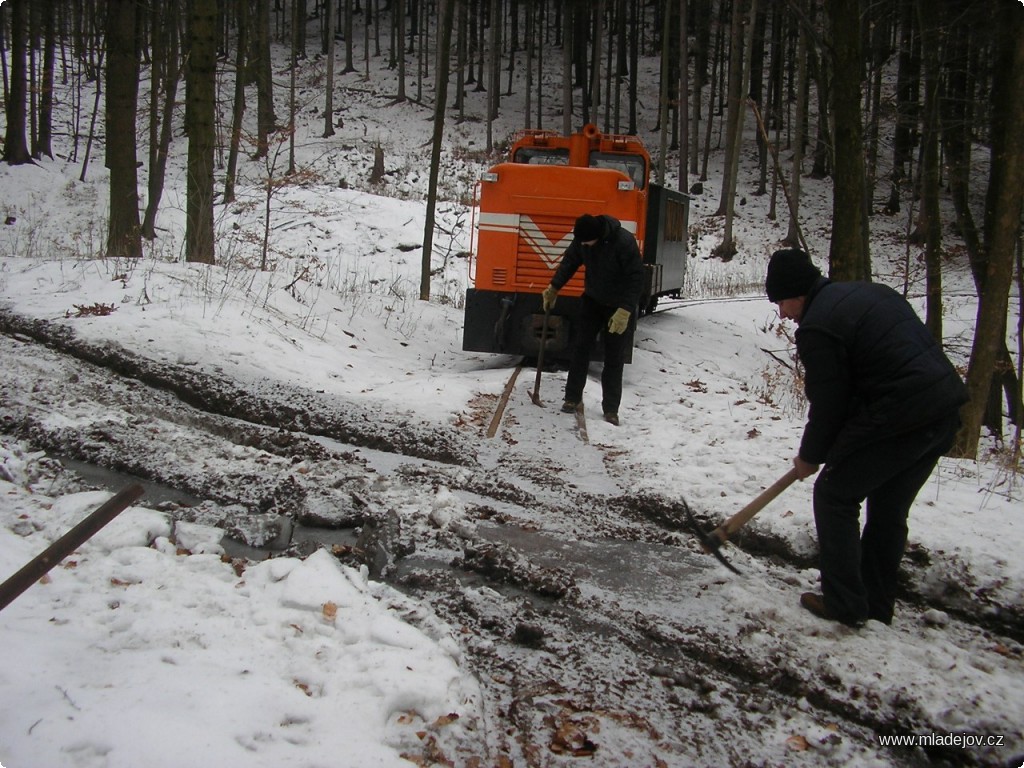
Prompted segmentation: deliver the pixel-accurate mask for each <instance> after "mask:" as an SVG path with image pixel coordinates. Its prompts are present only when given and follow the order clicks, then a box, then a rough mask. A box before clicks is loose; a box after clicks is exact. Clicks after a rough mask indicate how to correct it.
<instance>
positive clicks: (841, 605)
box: [765, 249, 967, 625]
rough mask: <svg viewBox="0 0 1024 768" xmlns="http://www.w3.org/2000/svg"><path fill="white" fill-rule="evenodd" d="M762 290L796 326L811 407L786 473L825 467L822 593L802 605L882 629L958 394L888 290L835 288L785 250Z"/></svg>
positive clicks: (953, 427)
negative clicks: (913, 514)
mask: <svg viewBox="0 0 1024 768" xmlns="http://www.w3.org/2000/svg"><path fill="white" fill-rule="evenodd" d="M765 291H766V292H767V294H768V300H769V301H771V302H772V303H775V304H778V306H779V315H780V316H781V317H782V318H783V319H789V320H793V321H795V322H796V323H797V325H798V326H799V327H798V328H797V331H796V346H797V353H798V355H799V357H800V362H801V363H802V365H803V368H804V375H805V387H806V392H807V400H808V403H809V406H810V409H809V413H808V418H807V424H806V426H805V427H804V433H803V438H802V439H801V442H800V451H799V453H798V455H797V456H796V458H795V459H794V465H795V466H796V469H797V473H798V476H799V477H800V479H804V478H805V477H809V476H810V475H813V474H814V473H815V472H817V471H818V467H819V465H822V464H824V469H822V471H821V474H819V475H818V478H817V480H816V481H815V483H814V522H815V525H816V527H817V532H818V544H819V559H820V569H821V587H822V594H821V595H818V594H815V593H813V592H807V593H804V594H803V595H802V596H801V598H800V603H801V605H803V606H804V607H805V608H806V609H808V610H809V611H811V612H812V613H814V614H816V615H818V616H820V617H822V618H826V619H831V620H835V621H840V622H843V623H845V624H850V625H858V624H860V623H862V622H864V621H865V620H866V619H875V620H877V621H881V622H883V623H885V624H889V623H891V622H892V618H893V609H894V606H895V603H896V577H897V573H898V571H899V564H900V560H901V559H902V557H903V552H904V549H905V548H906V542H907V516H908V513H909V511H910V506H911V504H912V503H913V501H914V498H915V497H916V496H917V494H918V491H920V489H921V487H922V486H923V485H924V483H925V482H926V481H927V479H928V476H929V475H930V474H931V472H932V470H933V469H934V468H935V465H936V463H937V462H938V460H939V457H940V456H942V454H944V453H945V452H946V451H947V450H949V448H950V446H951V445H952V444H953V439H954V437H955V435H956V432H957V430H958V428H959V425H960V419H959V409H960V406H961V405H962V404H963V403H965V402H966V401H967V390H966V387H965V386H964V383H963V381H962V379H961V378H960V375H959V374H958V373H957V371H956V369H955V368H954V367H953V365H952V364H951V363H950V362H949V360H948V359H947V358H946V356H945V354H943V352H942V348H941V347H940V346H939V344H938V343H936V341H935V339H933V338H932V336H931V334H930V333H929V332H928V329H927V328H926V327H925V326H924V324H923V323H922V322H921V320H920V319H919V318H918V316H917V314H916V313H915V312H914V310H913V308H912V307H911V306H910V305H909V304H908V303H907V302H906V301H905V300H904V299H903V297H902V296H900V295H899V294H898V293H897V292H896V291H894V290H892V289H891V288H889V287H887V286H884V285H880V284H877V283H867V282H832V281H830V280H828V279H827V278H824V277H822V276H821V272H820V271H819V270H818V269H817V267H815V266H814V265H813V263H812V262H811V259H810V257H809V256H808V255H807V254H806V253H804V252H803V251H801V250H797V249H789V250H782V251H776V252H775V253H774V254H773V255H772V257H771V260H770V261H769V263H768V273H767V277H766V279H765ZM865 500H867V506H866V511H865V524H864V530H863V533H862V532H861V528H860V507H861V503H862V502H864V501H865Z"/></svg>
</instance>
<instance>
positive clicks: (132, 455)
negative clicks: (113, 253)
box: [0, 311, 1024, 766]
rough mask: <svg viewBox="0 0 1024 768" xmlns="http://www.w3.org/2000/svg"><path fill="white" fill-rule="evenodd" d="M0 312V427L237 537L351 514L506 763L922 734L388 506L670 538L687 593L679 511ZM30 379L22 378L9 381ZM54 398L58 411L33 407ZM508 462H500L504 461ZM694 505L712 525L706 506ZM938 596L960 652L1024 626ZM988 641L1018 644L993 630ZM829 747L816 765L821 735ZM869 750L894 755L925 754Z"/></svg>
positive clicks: (506, 550) (466, 438)
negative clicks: (434, 639)
mask: <svg viewBox="0 0 1024 768" xmlns="http://www.w3.org/2000/svg"><path fill="white" fill-rule="evenodd" d="M0 328H2V330H3V331H4V332H5V334H6V337H5V338H3V339H0V344H2V348H3V355H4V357H5V359H7V360H12V361H13V360H15V359H16V358H17V359H18V360H19V366H20V370H19V372H18V373H17V374H14V373H12V375H11V377H10V378H7V377H4V378H3V379H2V380H0V419H2V422H0V426H2V429H3V431H4V432H6V433H8V434H14V435H17V436H19V437H20V438H22V439H25V440H26V441H28V442H30V443H31V444H32V445H33V446H35V447H37V448H41V449H46V450H50V451H54V452H58V453H61V454H64V455H67V456H70V457H71V458H75V459H78V460H81V461H85V462H90V463H92V464H96V465H99V466H103V467H107V468H110V469H114V470H117V471H121V472H127V473H130V474H132V475H136V476H138V477H142V478H144V479H147V480H152V481H155V482H159V483H162V484H165V485H169V486H172V487H175V488H179V489H181V490H184V491H187V492H188V493H190V494H192V495H194V496H196V497H198V498H200V499H204V500H209V501H210V502H212V503H213V504H212V507H211V508H207V509H206V510H205V514H206V517H203V516H202V515H203V514H204V511H203V509H202V508H201V509H200V510H199V512H196V511H194V510H193V511H190V510H188V509H185V508H179V509H175V510H173V511H174V512H175V514H177V515H179V517H180V518H181V519H198V520H200V521H203V522H213V523H215V524H219V525H221V526H222V527H223V528H224V529H225V530H229V531H232V532H233V534H234V535H237V536H239V537H240V538H242V539H245V538H246V535H247V534H246V531H247V530H248V531H250V533H249V534H248V535H249V536H250V538H254V539H260V538H261V537H263V538H273V536H274V535H275V534H276V533H279V531H275V530H271V531H269V532H267V530H266V526H263V527H261V526H260V525H259V521H258V520H255V521H254V520H253V518H257V519H258V518H264V519H265V520H281V519H289V520H294V521H296V522H300V523H304V524H307V525H319V526H323V527H330V528H359V529H360V530H361V536H360V540H359V543H358V545H357V546H355V547H351V548H341V549H340V550H338V551H337V552H336V554H338V556H339V557H340V558H341V559H343V560H345V561H349V562H352V563H353V564H356V563H362V564H367V565H369V566H370V567H371V570H372V571H373V572H374V574H375V575H376V576H378V577H380V578H384V579H386V580H388V581H390V582H392V583H395V584H396V585H398V586H400V587H401V588H403V589H404V590H406V591H408V592H410V593H413V594H416V595H418V596H420V597H422V598H424V599H425V600H427V601H429V602H430V603H431V604H432V605H433V606H434V608H435V609H436V610H437V611H438V613H439V614H440V615H442V617H443V618H445V619H446V620H447V621H448V622H449V623H450V624H451V625H452V626H453V627H455V628H457V629H459V630H461V631H462V632H463V633H464V641H465V646H466V648H467V651H468V657H469V658H470V659H471V661H472V664H473V666H474V668H475V669H476V671H477V673H478V675H479V676H480V679H481V681H482V682H483V684H484V687H485V690H486V692H487V697H488V699H489V700H490V705H491V707H492V709H493V713H494V716H495V717H499V718H502V719H504V720H507V721H508V722H509V723H511V724H513V725H514V727H511V728H507V727H495V728H494V729H493V731H494V732H493V734H491V735H490V737H489V738H490V739H491V745H490V748H491V750H492V751H493V752H494V754H495V755H497V754H502V755H517V756H518V757H519V758H520V759H519V760H517V761H516V764H525V765H530V766H547V765H552V764H554V763H553V762H552V760H553V759H554V758H553V756H564V755H576V756H585V755H587V754H588V753H593V754H597V752H596V751H595V750H599V751H600V754H602V755H604V756H605V757H607V756H608V755H610V754H611V755H614V754H617V753H616V749H618V748H619V747H617V744H618V740H619V737H620V736H623V738H622V742H623V743H626V741H627V740H626V739H625V738H624V735H625V734H628V735H629V736H630V738H631V739H632V740H633V741H634V742H635V739H636V735H637V734H642V735H643V739H644V740H645V741H646V742H647V743H648V744H649V745H650V755H646V756H642V757H641V758H639V759H638V762H637V763H636V764H637V765H662V764H664V765H673V764H678V763H676V762H673V757H672V756H685V758H686V759H687V760H688V761H693V762H700V763H703V764H709V765H710V764H745V763H746V762H747V761H748V760H749V759H750V755H744V754H741V751H742V750H740V749H738V748H737V747H735V746H733V745H736V744H743V743H744V736H746V735H748V734H749V732H750V731H752V730H754V731H756V730H758V729H760V730H766V729H776V730H778V729H783V728H786V727H788V723H789V722H790V720H791V719H792V718H793V717H794V714H793V713H794V712H795V711H796V712H801V711H803V710H806V709H809V710H810V712H811V714H812V715H814V716H815V717H818V718H823V719H826V720H828V721H829V722H830V723H831V724H832V726H833V727H834V728H835V731H834V732H835V734H836V736H835V738H836V740H837V743H838V742H845V743H846V744H864V745H870V744H871V743H872V739H873V734H878V733H883V734H884V733H907V732H915V731H917V732H920V731H922V730H927V729H928V727H929V725H930V724H929V721H928V715H927V713H925V712H923V711H922V709H921V708H920V707H919V706H917V704H916V701H915V696H914V693H913V692H912V691H903V692H901V693H900V694H899V695H896V696H888V695H883V693H882V692H881V689H878V690H867V691H859V690H854V689H853V687H851V684H850V683H849V681H848V680H846V679H844V676H843V673H842V671H841V670H839V671H834V670H832V669H831V668H830V667H827V665H826V666H825V667H824V671H823V667H822V664H820V663H815V662H814V660H806V659H804V660H801V659H800V657H799V655H797V656H796V657H795V658H794V654H793V648H794V643H793V641H792V640H791V639H790V638H788V637H785V636H783V635H782V634H781V633H780V632H779V631H778V630H777V629H776V628H775V627H774V626H773V625H772V622H771V621H770V620H766V619H765V618H764V617H759V616H752V617H750V618H749V620H746V621H744V620H743V619H742V617H741V618H740V619H739V620H737V619H735V618H733V619H731V620H732V621H733V624H732V625H731V629H728V630H724V629H722V628H717V627H703V626H694V625H693V624H692V623H691V622H687V621H686V620H685V617H681V616H666V615H665V614H664V613H663V612H659V611H658V610H657V608H656V607H655V606H654V605H652V606H651V607H649V608H648V607H644V606H641V607H640V608H638V607H636V606H635V605H633V604H631V603H627V602H625V601H623V602H620V601H619V600H618V599H616V598H615V595H614V592H608V591H607V590H605V588H603V587H601V588H595V586H594V584H595V583H596V582H595V580H594V577H593V574H591V573H589V572H588V571H587V569H586V568H582V567H580V566H579V565H574V564H573V563H566V564H564V565H560V564H558V563H552V562H548V561H546V560H545V558H543V557H537V556H535V555H534V554H531V553H530V552H528V551H525V550H522V549H520V548H518V547H517V546H515V545H514V544H510V543H509V542H508V541H495V540H494V537H493V536H491V535H489V534H488V533H486V530H485V529H474V528H472V527H470V528H466V529H458V528H451V527H446V526H445V525H443V524H441V523H436V522H435V523H434V524H432V525H424V526H416V525H411V524H409V523H408V522H407V521H404V520H403V519H401V518H400V517H399V516H398V515H397V514H396V513H395V511H394V510H395V509H396V508H398V507H400V506H401V504H402V502H403V500H405V499H409V498H413V497H417V498H422V497H423V496H424V495H429V494H431V493H436V492H437V491H438V489H441V488H447V489H450V490H451V491H455V492H460V493H463V494H465V495H466V496H467V498H468V499H469V501H467V502H466V504H467V509H468V510H469V513H470V515H471V516H472V518H473V519H474V521H476V523H478V524H480V525H482V526H492V527H496V528H501V527H505V526H522V525H524V523H525V524H526V525H527V526H529V524H530V521H534V520H544V519H549V520H551V519H558V520H560V521H564V525H565V530H566V531H568V532H569V534H571V535H573V536H576V537H578V538H579V539H581V540H584V539H595V540H596V539H607V540H614V541H620V542H632V543H635V544H639V545H645V544H646V545H651V546H656V547H662V548H665V550H666V552H667V555H668V557H669V559H670V560H672V561H676V560H679V561H686V562H690V563H692V566H691V567H692V569H694V573H696V574H697V577H698V579H699V581H700V582H701V587H700V589H704V588H706V587H708V586H709V585H712V586H713V585H714V584H715V583H716V579H718V578H719V577H720V574H719V572H718V568H719V566H717V565H716V564H715V563H714V561H710V558H708V557H707V556H705V555H702V554H701V553H699V551H698V549H697V547H696V545H695V542H694V541H693V539H692V537H691V536H690V535H689V534H688V532H687V531H686V526H685V522H684V519H685V518H684V515H683V513H682V510H681V509H679V507H678V505H677V504H675V503H674V502H672V501H670V500H667V499H664V498H660V497H657V496H652V495H640V496H628V497H627V496H621V497H613V498H606V497H599V496H594V495H590V494H587V493H586V492H582V491H578V490H574V489H571V488H567V487H565V485H564V484H556V487H557V491H556V492H554V493H543V494H541V493H533V492H531V491H529V490H524V486H523V485H522V484H517V483H515V482H511V481H510V480H509V479H508V478H499V477H495V475H494V473H493V472H488V471H486V470H484V469H482V468H481V467H480V466H479V464H478V462H477V460H476V455H475V453H474V445H475V442H474V441H475V438H476V436H474V435H465V434H461V433H459V432H458V431H457V430H454V429H446V428H442V427H438V426H437V425H430V424H425V423H419V422H417V421H416V420H415V419H414V417H412V416H408V417H402V418H400V419H397V420H387V419H382V418H381V417H380V416H379V415H376V414H373V413H370V412H368V411H366V410H365V409H363V408H362V407H361V406H360V405H359V404H354V403H344V404H339V403H337V402H335V401H333V400H329V399H328V398H325V397H322V396H318V395H317V394H316V393H308V392H301V391H294V390H290V389H287V388H285V387H281V386H278V385H274V386H268V387H265V388H261V391H260V392H258V393H255V392H248V391H245V390H243V389H242V388H241V387H240V386H239V385H238V384H237V383H235V382H231V381H228V380H225V379H223V378H220V377H216V376H209V375H206V374H202V373H201V372H198V371H195V370H189V369H183V368H181V367H175V366H169V365H166V364H160V363H154V362H152V361H149V360H146V359H144V358H141V357H139V356H137V355H134V354H132V353H130V352H128V351H126V350H123V349H120V348H118V347H109V346H104V345H95V344H88V343H84V342H82V341H81V340H78V339H76V338H75V336H74V334H73V333H72V332H70V331H69V330H67V329H65V328H62V327H59V326H56V325H54V324H49V323H45V322H39V321H25V320H22V319H19V318H17V317H16V316H13V315H11V314H10V313H8V312H3V311H0ZM40 345H45V347H46V349H43V348H42V347H41V346H40ZM14 367H15V366H14V365H11V366H10V368H11V369H13V368H14ZM111 373H113V374H114V375H113V376H111ZM31 379H34V380H35V381H36V383H35V385H34V386H33V387H32V388H31V389H32V391H31V392H26V391H23V390H24V384H25V382H26V381H28V380H31ZM78 402H88V403H90V404H91V405H92V406H95V404H96V403H99V404H100V406H101V408H102V409H104V410H105V411H107V412H108V413H109V414H110V417H109V418H107V419H104V420H100V421H96V420H93V421H91V422H90V421H87V420H79V421H76V420H75V419H74V418H73V417H74V416H75V406H76V403H78ZM92 410H93V412H95V407H93V408H92ZM54 412H57V413H65V412H66V413H68V414H69V416H70V417H69V418H68V419H67V420H64V421H61V420H53V419H50V418H47V415H48V414H52V413H54ZM314 425H315V426H314ZM318 438H329V439H330V440H332V441H336V442H337V443H338V445H333V444H330V443H327V442H325V441H324V440H322V439H318ZM199 444H202V449H201V450H199V449H198V446H199ZM190 446H191V449H190ZM364 449H366V450H364ZM369 449H372V450H375V451H386V452H388V453H392V454H398V455H399V456H400V457H407V460H406V459H405V458H403V459H400V461H401V462H404V463H400V465H399V466H398V468H397V469H395V470H393V471H391V472H389V473H387V474H386V475H384V474H381V473H378V472H375V471H374V469H373V468H372V466H371V465H372V463H373V462H372V460H371V457H369V456H368V455H367V452H366V451H367V450H369ZM190 454H193V455H196V456H201V455H203V454H207V455H210V454H213V455H217V454H222V455H230V456H231V457H232V467H233V469H232V471H231V472H230V473H227V474H225V473H223V472H216V471H211V470H209V469H205V468H203V467H202V466H199V465H198V464H195V463H191V461H192V459H191V456H190ZM506 469H507V471H509V472H515V463H514V462H508V463H507V465H506ZM530 471H531V472H533V471H535V467H530ZM701 522H702V523H703V524H704V525H706V526H707V527H708V528H710V527H713V521H711V520H708V519H706V518H702V519H701ZM252 530H259V531H260V533H259V534H252V533H251V531H252ZM499 538H500V537H499ZM247 543H252V544H256V545H259V544H261V543H262V541H260V540H253V541H248V542H247ZM740 543H741V544H742V546H743V548H744V550H745V551H746V552H748V553H752V554H755V555H757V556H758V560H762V561H763V562H764V570H763V572H762V573H759V574H758V575H757V576H756V578H764V579H766V580H767V581H769V582H771V583H776V584H779V585H781V587H783V588H785V587H786V585H788V584H789V583H790V581H791V580H792V579H793V578H794V577H793V576H792V572H793V571H794V570H795V569H800V568H806V567H807V566H808V565H809V564H808V563H807V562H806V561H805V559H804V558H801V557H798V556H797V555H796V554H794V553H793V552H792V550H791V549H790V548H789V546H788V545H787V544H786V543H785V542H783V541H773V540H772V538H771V537H768V536H761V537H758V536H755V535H745V536H744V537H743V538H742V540H741V541H740ZM296 554H302V552H296ZM924 556H925V557H926V556H927V553H924ZM919 557H920V555H919ZM414 558H421V559H425V560H426V561H429V564H428V565H426V566H425V565H420V564H415V563H414ZM913 567H914V562H913V561H911V563H910V569H911V571H912V570H913ZM905 587H906V588H905V590H904V591H905V592H906V595H905V597H908V598H910V600H911V601H912V602H917V603H922V604H923V602H924V601H923V599H922V598H920V596H919V595H916V594H915V592H914V590H913V577H911V578H910V579H908V583H907V585H905ZM609 595H611V597H609ZM698 597H699V594H698ZM681 599H682V598H681ZM687 599H692V596H689V597H688V598H687ZM923 607H926V606H923V605H922V606H921V607H920V608H911V609H910V610H912V611H917V612H918V613H920V611H921V609H922V608H923ZM941 607H943V608H945V609H947V610H949V609H950V608H954V611H951V612H955V613H956V615H957V616H958V617H959V618H960V619H962V621H963V622H964V626H963V627H962V628H960V629H959V630H958V631H960V632H962V633H963V634H964V640H963V644H964V646H965V647H966V646H968V645H969V644H970V643H973V642H975V639H976V638H977V637H978V636H979V635H986V636H988V633H990V632H992V631H999V632H1001V633H1002V634H1004V635H1009V636H1010V637H1014V638H1017V639H1018V640H1019V639H1020V637H1021V636H1022V635H1024V632H1022V631H1021V629H1022V622H1021V620H1020V617H1019V616H1013V615H1011V616H1009V617H1007V615H1006V614H1005V613H1004V614H1003V616H1002V617H999V618H997V619H993V618H991V617H987V616H984V615H981V611H982V609H980V608H979V615H972V614H971V612H970V611H969V610H962V609H956V608H957V607H956V606H941ZM1008 618H1009V620H1007V619H1008ZM737 622H738V623H737ZM737 627H738V629H737ZM733 630H736V631H735V632H734V631H733ZM755 636H756V637H757V638H758V643H757V644H755V645H754V646H751V645H750V644H749V643H748V642H747V640H748V639H749V638H750V637H755ZM908 641H911V642H912V640H910V639H909V638H908ZM1000 642H1003V641H1002V640H1000ZM1005 644H1006V645H1007V646H1009V647H1011V649H1013V648H1015V646H1014V643H1013V641H1012V640H1010V639H1006V640H1005ZM1014 652H1016V653H1018V654H1019V648H1018V649H1016V650H1015V651H1014ZM802 708H803V710H802ZM801 716H804V717H809V715H801ZM681 724H685V726H682V725H681ZM826 741H827V739H826ZM825 749H826V751H825V753H824V757H825V762H827V755H828V751H827V749H828V745H827V744H826V747H825ZM867 754H868V755H870V756H873V757H876V758H877V757H879V756H883V757H884V758H885V759H886V760H889V761H891V762H892V763H893V764H903V765H915V764H917V763H918V762H919V761H920V760H921V759H922V758H923V757H924V755H923V753H919V752H909V751H907V752H904V753H899V752H887V751H873V750H869V751H868V752H867ZM822 756H823V755H822V754H809V755H807V756H806V759H805V757H802V756H799V755H796V756H794V757H793V761H792V762H791V764H806V765H813V764H821V759H820V758H822ZM927 758H930V759H932V760H936V759H937V760H940V761H943V762H946V763H948V764H992V765H996V764H1000V763H999V762H996V761H994V760H993V756H992V755H991V754H988V753H980V754H979V753H967V752H965V751H963V750H944V749H943V748H942V747H935V748H932V749H931V751H929V752H928V753H927ZM623 759H625V758H623ZM665 760H667V761H668V762H659V761H665ZM495 764H498V763H497V762H495ZM602 764H611V763H602Z"/></svg>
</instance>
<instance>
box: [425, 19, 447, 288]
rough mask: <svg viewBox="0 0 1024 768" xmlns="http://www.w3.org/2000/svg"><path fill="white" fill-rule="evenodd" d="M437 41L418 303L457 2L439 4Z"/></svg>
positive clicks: (428, 250)
mask: <svg viewBox="0 0 1024 768" xmlns="http://www.w3.org/2000/svg"><path fill="white" fill-rule="evenodd" d="M440 2H441V3H442V8H441V19H440V33H441V35H440V40H439V43H438V55H437V69H436V72H437V85H436V93H435V94H434V135H433V138H432V140H431V149H430V180H429V182H428V195H427V215H426V217H425V221H424V224H423V258H422V261H421V265H420V299H421V300H423V301H427V300H429V299H430V273H431V269H430V263H431V256H432V254H433V245H434V211H435V210H436V208H437V181H438V178H439V177H440V169H441V144H442V143H443V141H444V113H445V109H446V108H447V106H448V105H447V101H448V70H449V65H448V62H449V58H450V55H451V47H452V19H453V17H454V12H455V2H456V0H440Z"/></svg>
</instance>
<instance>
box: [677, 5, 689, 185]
mask: <svg viewBox="0 0 1024 768" xmlns="http://www.w3.org/2000/svg"><path fill="white" fill-rule="evenodd" d="M688 21H689V20H688V19H687V12H686V3H685V2H681V3H680V4H679V63H680V66H679V136H680V139H679V184H678V188H679V191H680V192H685V191H686V190H687V188H688V187H689V184H690V182H689V180H688V179H687V178H686V163H687V160H688V158H689V146H690V89H689V81H690V77H689V73H690V64H689V62H690V47H689V29H688V26H689V25H688Z"/></svg>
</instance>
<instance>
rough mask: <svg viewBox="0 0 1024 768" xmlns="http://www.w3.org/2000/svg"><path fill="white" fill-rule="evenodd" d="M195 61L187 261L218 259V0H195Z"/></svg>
mask: <svg viewBox="0 0 1024 768" xmlns="http://www.w3.org/2000/svg"><path fill="white" fill-rule="evenodd" d="M188 32H189V67H188V78H187V81H186V87H185V99H186V102H187V104H186V110H185V120H186V123H187V125H186V126H185V129H186V132H187V133H188V173H187V178H188V181H187V191H186V196H187V199H186V203H185V214H186V218H185V261H191V262H199V263H202V264H214V263H216V259H215V253H214V247H213V246H214V240H213V152H214V148H215V146H216V135H215V130H214V96H215V93H214V89H215V85H216V66H217V0H190V3H189V25H188Z"/></svg>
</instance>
